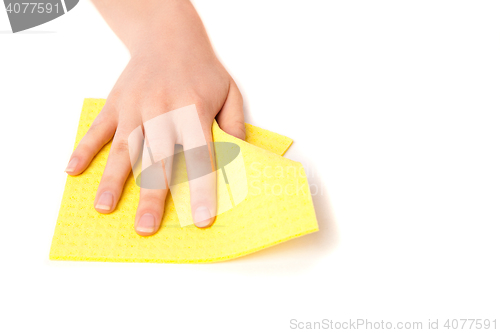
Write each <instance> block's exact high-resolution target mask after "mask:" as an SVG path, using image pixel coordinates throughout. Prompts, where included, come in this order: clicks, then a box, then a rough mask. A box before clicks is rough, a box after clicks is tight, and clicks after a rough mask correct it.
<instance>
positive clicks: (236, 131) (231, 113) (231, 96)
mask: <svg viewBox="0 0 500 333" xmlns="http://www.w3.org/2000/svg"><path fill="white" fill-rule="evenodd" d="M217 123H219V126H220V128H221V129H222V130H223V131H224V132H226V133H227V134H230V135H232V136H235V137H237V138H238V139H241V140H245V117H244V115H243V97H242V96H241V93H240V90H239V89H238V87H237V86H236V83H234V81H231V84H230V85H229V93H228V94H227V98H226V102H225V103H224V106H223V107H222V109H221V110H220V112H219V114H218V115H217Z"/></svg>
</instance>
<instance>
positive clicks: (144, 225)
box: [135, 213, 155, 234]
mask: <svg viewBox="0 0 500 333" xmlns="http://www.w3.org/2000/svg"><path fill="white" fill-rule="evenodd" d="M135 230H137V231H139V232H144V233H147V234H149V233H152V232H154V231H155V218H154V216H153V215H152V214H149V213H146V214H144V215H142V216H141V218H140V220H139V222H137V226H136V227H135Z"/></svg>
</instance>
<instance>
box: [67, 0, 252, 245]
mask: <svg viewBox="0 0 500 333" xmlns="http://www.w3.org/2000/svg"><path fill="white" fill-rule="evenodd" d="M94 3H95V5H96V7H97V8H98V10H99V11H100V12H101V14H102V15H103V17H104V18H105V19H106V21H107V22H108V24H109V25H110V26H111V28H112V29H113V30H114V31H115V33H116V34H117V35H118V36H119V37H120V38H121V39H122V41H123V42H124V43H125V45H126V46H127V48H128V49H129V51H130V54H131V59H130V61H129V63H128V65H127V66H126V68H125V70H124V71H123V73H122V74H121V76H120V77H119V78H118V81H117V82H116V84H115V86H114V87H113V89H112V91H111V93H110V94H109V96H108V99H107V101H106V104H105V106H104V108H103V109H102V111H101V112H100V114H99V115H98V116H97V117H96V119H95V121H94V122H93V124H92V126H91V127H90V129H89V131H88V132H87V134H86V135H85V136H84V138H83V139H82V140H81V141H80V143H79V145H78V147H77V148H76V149H75V151H74V152H73V154H72V155H71V158H70V162H69V164H68V167H67V169H66V172H67V173H68V174H70V175H73V176H74V175H78V174H80V173H82V172H83V171H84V170H85V169H86V168H87V167H88V165H89V164H90V162H91V160H92V159H93V158H94V156H95V155H96V154H97V152H99V150H100V149H101V148H102V147H103V146H104V145H105V144H106V143H107V142H108V141H109V140H110V139H111V138H113V142H112V145H111V150H110V153H109V157H108V161H107V164H106V168H105V170H104V173H103V175H102V178H101V181H100V184H99V188H98V190H97V193H96V197H95V202H94V207H95V209H96V210H97V211H98V212H100V213H110V212H112V211H113V210H114V209H115V207H116V205H117V203H118V201H119V200H120V196H121V193H122V189H123V186H124V183H125V181H126V179H127V178H128V176H129V173H130V171H131V162H130V155H129V143H128V138H129V134H130V133H131V132H132V131H133V130H134V129H136V128H137V127H138V126H141V125H143V124H144V123H145V122H147V121H148V120H151V119H153V118H155V117H157V116H159V115H162V114H165V113H166V112H169V111H172V110H176V109H179V108H181V107H184V106H188V105H192V104H194V105H195V106H196V110H197V113H198V117H199V120H200V122H201V128H202V131H203V135H204V136H205V140H206V142H207V143H209V142H211V141H212V133H211V128H212V123H213V120H214V119H215V118H216V119H217V122H218V123H219V126H220V127H221V129H222V130H224V131H225V132H227V133H229V134H231V135H233V136H236V137H238V138H240V139H244V138H245V126H244V118H243V100H242V96H241V93H240V92H239V90H238V87H237V86H236V84H235V82H234V81H233V79H232V78H231V76H230V75H229V74H228V73H227V71H226V70H225V69H224V67H223V66H222V64H221V63H220V62H219V61H218V59H217V57H216V56H215V53H214V51H213V49H212V47H211V45H210V41H209V40H208V36H207V34H206V32H205V29H204V27H203V24H202V22H201V20H200V18H199V17H198V15H197V13H196V11H195V9H194V7H193V6H192V5H191V3H190V2H189V1H187V0H170V1H164V0H153V1H134V0H126V1H123V0H110V1H105V0H94ZM113 136H114V137H113ZM147 136H148V134H147V133H146V137H147ZM180 136H181V137H182V133H181V135H180ZM184 136H185V138H184V141H186V142H184V144H188V141H189V137H187V136H188V135H187V134H186V135H184ZM184 149H186V147H184ZM186 162H187V163H189V161H186ZM192 163H193V162H192ZM188 168H189V165H188ZM215 182H216V180H215V177H210V178H207V179H206V180H205V181H203V182H197V183H196V184H194V185H193V184H191V183H190V193H191V211H192V214H193V220H194V222H195V225H196V226H198V227H207V226H210V225H211V224H212V223H213V220H214V216H215V215H216V183H215ZM167 193H168V188H167V189H146V188H141V194H140V201H139V206H138V208H137V212H136V218H135V230H136V232H137V233H138V234H139V235H142V236H148V235H152V234H154V233H156V231H157V230H158V228H159V227H160V223H161V220H162V216H163V212H164V205H165V199H166V196H167Z"/></svg>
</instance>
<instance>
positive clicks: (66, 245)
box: [50, 99, 318, 263]
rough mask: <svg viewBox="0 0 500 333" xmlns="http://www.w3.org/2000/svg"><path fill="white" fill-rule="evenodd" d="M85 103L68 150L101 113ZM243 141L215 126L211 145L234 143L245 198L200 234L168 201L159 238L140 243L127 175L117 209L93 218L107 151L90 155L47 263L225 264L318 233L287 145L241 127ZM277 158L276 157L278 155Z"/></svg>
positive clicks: (95, 102)
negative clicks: (185, 223) (181, 219)
mask: <svg viewBox="0 0 500 333" xmlns="http://www.w3.org/2000/svg"><path fill="white" fill-rule="evenodd" d="M104 103H105V100H104V99H85V101H84V104H83V109H82V114H81V117H80V123H79V126H78V133H77V137H76V142H75V147H76V145H77V144H78V142H79V141H80V140H81V139H82V137H83V136H84V135H85V133H86V132H87V130H88V129H89V127H90V125H91V123H92V121H93V120H94V118H95V117H96V116H97V114H98V113H99V112H100V111H101V109H102V107H103V106H104ZM246 131H247V132H246V133H247V138H246V142H245V141H242V140H239V139H237V138H235V137H233V136H230V135H228V134H226V133H225V132H223V131H222V130H221V129H220V128H219V127H218V126H217V123H215V122H214V126H213V137H214V141H215V142H232V143H235V144H237V145H238V146H239V147H240V149H241V153H242V155H243V160H244V164H245V171H246V176H247V182H248V194H247V196H246V198H245V200H243V201H242V202H241V203H239V204H238V205H237V206H236V207H234V208H233V209H231V210H229V211H227V212H225V213H222V214H221V215H218V216H217V218H216V220H215V223H214V224H213V225H212V226H211V227H210V228H206V229H198V228H197V227H195V226H194V225H189V226H185V227H181V226H180V224H179V220H178V217H177V213H176V210H175V207H174V203H173V200H172V197H171V195H170V194H169V195H168V197H167V202H166V206H165V214H164V216H163V220H162V223H161V227H160V229H159V231H158V232H157V233H156V234H155V235H153V236H149V237H142V236H139V235H137V234H136V233H135V231H134V216H135V212H136V209H137V205H138V202H139V191H140V188H139V187H138V186H137V185H136V183H135V182H134V178H133V176H132V174H131V175H130V176H129V178H128V180H127V181H126V183H125V186H124V190H123V194H122V197H121V199H120V201H119V203H118V205H117V207H116V210H115V211H114V212H113V213H110V214H100V213H98V212H97V211H96V210H95V209H94V206H93V204H94V196H95V193H96V191H97V187H98V185H99V181H100V179H101V175H102V173H103V171H104V167H105V165H106V160H107V157H108V153H109V149H110V146H111V144H110V143H108V144H107V145H106V146H104V147H103V148H102V149H101V151H100V152H99V153H98V154H97V155H96V157H95V158H94V160H93V161H92V163H91V164H90V166H89V167H88V169H87V170H86V171H85V172H83V173H82V174H81V175H79V176H76V177H73V176H68V178H67V181H66V187H65V190H64V194H63V199H62V203H61V208H60V210H59V217H58V219H57V225H56V229H55V232H54V237H53V240H52V246H51V250H50V259H52V260H83V261H115V262H157V263H204V262H214V261H221V260H227V259H231V258H235V257H239V256H242V255H245V254H249V253H251V252H255V251H258V250H261V249H263V248H266V247H269V246H271V245H275V244H278V243H280V242H284V241H286V240H288V239H291V238H294V237H298V236H301V235H305V234H307V233H310V232H314V231H317V230H318V225H317V222H316V216H315V213H314V207H313V204H312V199H311V194H310V192H309V186H308V184H307V179H306V176H305V172H304V169H303V167H302V165H301V164H300V163H298V162H294V161H291V160H288V159H286V158H284V157H281V156H280V155H282V154H284V153H285V151H286V150H287V149H288V147H289V146H290V144H291V142H292V140H291V139H289V138H287V137H285V136H282V135H279V134H276V133H273V132H270V131H266V130H264V129H261V128H258V127H255V126H252V125H249V124H246ZM278 154H279V155H278ZM186 202H189V199H188V198H187V200H186Z"/></svg>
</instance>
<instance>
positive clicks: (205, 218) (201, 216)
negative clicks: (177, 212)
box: [194, 206, 212, 227]
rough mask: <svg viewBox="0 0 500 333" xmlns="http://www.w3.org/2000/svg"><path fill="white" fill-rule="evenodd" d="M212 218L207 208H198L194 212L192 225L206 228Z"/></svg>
mask: <svg viewBox="0 0 500 333" xmlns="http://www.w3.org/2000/svg"><path fill="white" fill-rule="evenodd" d="M211 218H212V214H210V211H209V210H208V208H207V207H203V206H202V207H198V208H197V209H196V211H195V212H194V224H196V225H197V226H198V227H206V226H207V225H209V224H210V222H211V221H210V219H211Z"/></svg>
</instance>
